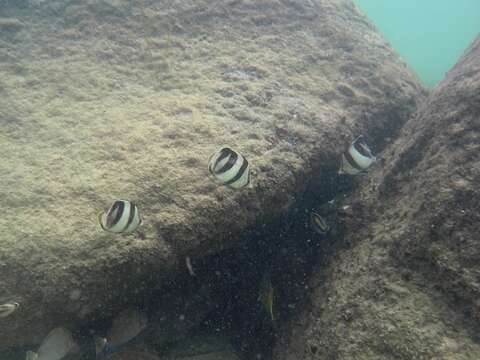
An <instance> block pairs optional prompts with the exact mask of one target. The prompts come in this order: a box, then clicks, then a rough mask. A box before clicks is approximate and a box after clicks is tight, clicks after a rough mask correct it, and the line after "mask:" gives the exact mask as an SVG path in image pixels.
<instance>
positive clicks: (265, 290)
mask: <svg viewBox="0 0 480 360" xmlns="http://www.w3.org/2000/svg"><path fill="white" fill-rule="evenodd" d="M273 297H274V295H273V286H272V279H271V276H270V272H269V271H268V272H266V273H265V274H264V275H263V277H262V280H261V281H260V287H259V294H258V300H259V301H260V303H261V304H262V307H263V309H264V310H265V312H266V313H267V314H268V317H269V318H270V319H271V320H272V322H273V321H274V317H273Z"/></svg>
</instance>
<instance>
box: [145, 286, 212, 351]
mask: <svg viewBox="0 0 480 360" xmlns="http://www.w3.org/2000/svg"><path fill="white" fill-rule="evenodd" d="M215 304H216V303H215V299H214V298H213V297H212V294H211V291H210V290H209V289H208V288H207V286H201V287H200V288H199V289H198V290H196V291H195V293H193V294H191V293H183V294H182V293H181V292H174V293H172V294H171V295H168V294H167V295H166V296H164V297H163V298H162V299H160V300H159V301H158V302H156V304H155V305H156V308H157V309H158V310H157V311H156V312H155V314H154V315H153V316H152V318H151V320H150V323H151V326H150V328H149V329H148V333H147V334H146V339H147V341H148V343H149V344H153V345H155V346H156V347H161V346H163V345H165V344H168V343H170V342H174V341H178V340H180V339H182V338H183V337H185V336H186V335H187V334H188V332H189V331H190V330H192V329H193V328H194V327H195V326H197V325H199V324H200V323H201V322H202V320H204V319H205V317H206V316H207V315H208V314H209V313H210V312H211V311H212V310H213V309H214V308H215Z"/></svg>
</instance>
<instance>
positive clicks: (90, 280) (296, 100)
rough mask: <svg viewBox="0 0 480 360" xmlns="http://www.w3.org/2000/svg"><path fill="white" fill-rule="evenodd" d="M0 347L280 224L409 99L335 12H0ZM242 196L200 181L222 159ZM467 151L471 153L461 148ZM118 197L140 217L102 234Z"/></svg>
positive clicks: (94, 312) (281, 0)
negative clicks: (349, 148) (7, 306)
mask: <svg viewBox="0 0 480 360" xmlns="http://www.w3.org/2000/svg"><path fill="white" fill-rule="evenodd" d="M0 12H1V17H2V18H1V21H0V24H1V25H0V153H1V154H2V160H1V161H0V203H1V208H2V216H1V217H0V239H1V247H0V273H1V276H0V302H3V301H8V300H13V301H17V302H19V303H20V304H21V307H20V309H19V310H18V311H17V312H16V313H15V314H14V315H12V316H10V317H8V318H6V319H2V321H1V322H0V346H7V345H8V346H11V345H18V344H25V343H38V342H39V341H41V339H42V338H43V337H44V336H45V335H46V334H47V332H48V331H49V330H50V329H52V328H53V327H55V326H58V325H63V326H67V327H70V328H72V329H74V328H76V327H77V326H78V325H79V324H84V323H85V322H89V321H96V320H99V321H101V320H102V318H104V317H105V318H106V317H110V316H112V315H114V314H115V313H117V312H118V311H119V310H120V309H121V308H122V306H124V305H125V304H139V303H143V302H144V299H145V297H146V296H148V293H149V289H150V287H152V286H156V287H160V286H161V285H162V283H163V282H164V281H165V280H166V278H167V277H170V274H171V273H172V272H173V271H174V270H180V271H183V272H186V268H185V265H184V264H185V263H184V259H185V256H186V255H190V256H191V257H192V260H193V261H195V259H198V258H201V257H203V256H204V255H206V254H209V253H214V252H216V251H218V250H219V249H223V248H226V247H232V246H235V245H236V244H237V243H238V241H239V240H240V239H241V238H245V236H244V234H245V231H247V230H248V229H252V228H253V227H255V226H256V225H257V224H258V223H259V222H263V219H270V220H271V219H278V218H279V217H281V216H283V215H284V214H285V213H286V211H287V210H288V209H289V207H290V205H291V204H292V203H293V201H294V199H295V196H296V195H297V194H298V193H301V192H302V191H303V190H304V186H305V183H306V181H307V179H308V178H309V176H310V175H311V174H312V173H313V172H314V171H316V170H318V169H320V168H322V169H330V170H331V169H334V168H336V167H337V165H338V164H337V160H338V154H339V153H340V152H341V151H342V150H343V149H344V148H345V146H346V144H348V143H349V142H350V141H351V140H352V138H353V137H355V136H357V135H358V134H360V133H363V134H365V135H366V136H367V138H368V140H369V142H371V143H372V144H375V145H376V146H375V147H376V150H377V151H378V150H380V149H382V148H383V147H384V146H385V144H386V142H387V141H388V138H389V137H392V136H394V135H395V134H396V132H397V131H398V129H399V128H400V127H401V126H402V125H403V124H404V122H405V121H406V119H407V118H408V116H409V114H410V113H411V112H412V111H413V109H414V108H415V102H416V101H417V100H418V99H420V98H421V96H422V95H423V89H422V87H421V85H420V84H419V82H418V79H417V78H416V77H415V75H413V74H412V72H411V71H410V70H409V69H408V68H407V67H406V65H405V63H404V62H403V61H401V60H400V59H399V57H398V56H397V55H396V54H395V53H394V52H393V51H392V49H391V48H390V47H389V46H388V44H387V43H386V42H385V41H384V40H383V39H382V38H381V37H380V36H379V35H378V34H377V33H376V31H375V29H374V28H373V27H372V26H371V25H370V24H369V22H368V21H366V19H365V17H364V16H363V15H361V14H360V13H359V12H358V10H357V8H356V7H355V6H354V5H353V3H352V1H350V0H348V1H347V0H311V1H305V0H302V1H300V0H261V1H258V0H211V1H205V0H191V1H188V0H186V1H138V2H130V1H126V0H89V1H84V0H70V1H65V0H61V1H60V0H52V1H41V0H31V1H27V0H23V1H3V2H0ZM223 144H228V145H230V146H233V147H235V148H237V149H238V150H240V151H241V152H242V153H243V154H244V155H245V156H246V157H247V158H248V159H249V160H250V161H251V163H252V166H253V169H254V180H253V184H254V186H253V188H252V189H246V190H244V191H237V192H234V191H231V190H229V189H226V188H224V187H221V186H218V185H217V184H216V183H214V182H213V181H212V179H211V178H210V177H209V175H208V172H207V167H206V165H207V160H208V158H209V156H210V155H211V153H212V152H213V151H214V150H216V149H217V148H218V147H219V146H221V145H223ZM472 146H473V145H472ZM117 198H126V199H130V200H134V201H136V202H137V203H138V205H139V207H140V211H141V213H142V215H143V218H144V223H143V225H142V227H141V230H140V231H139V232H137V233H135V234H134V235H131V236H118V235H112V234H108V233H105V232H103V231H102V230H101V229H100V227H99V225H98V222H97V215H98V213H99V212H100V211H102V210H104V209H106V208H107V207H108V206H109V205H110V203H111V202H112V201H113V200H114V199H117Z"/></svg>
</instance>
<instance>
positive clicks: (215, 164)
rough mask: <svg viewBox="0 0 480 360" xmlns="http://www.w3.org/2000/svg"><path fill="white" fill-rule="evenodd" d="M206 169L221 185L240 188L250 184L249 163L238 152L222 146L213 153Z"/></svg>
mask: <svg viewBox="0 0 480 360" xmlns="http://www.w3.org/2000/svg"><path fill="white" fill-rule="evenodd" d="M208 170H209V171H210V173H211V174H212V175H213V176H214V177H215V178H216V179H217V180H218V181H219V182H220V183H222V184H223V185H227V186H229V187H231V188H234V189H240V188H243V187H245V186H247V185H249V184H250V165H249V164H248V161H247V159H245V157H243V156H242V155H241V154H239V153H238V152H236V151H234V150H232V149H230V148H228V147H224V148H222V149H220V150H219V151H217V152H216V153H214V154H213V155H212V157H211V158H210V160H209V162H208Z"/></svg>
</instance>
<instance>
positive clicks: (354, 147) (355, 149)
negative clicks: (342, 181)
mask: <svg viewBox="0 0 480 360" xmlns="http://www.w3.org/2000/svg"><path fill="white" fill-rule="evenodd" d="M376 160H377V159H376V158H375V156H373V154H372V151H371V150H370V148H369V147H368V145H367V143H366V142H365V139H364V138H363V135H360V136H359V137H357V138H356V139H355V140H354V141H353V142H352V143H351V144H350V146H349V147H348V149H347V150H346V151H345V152H344V153H343V154H342V164H341V166H340V170H339V171H338V173H339V174H340V175H342V174H347V175H357V174H359V173H361V172H362V171H365V170H367V169H368V168H369V167H370V165H372V164H373V163H374V162H375V161H376Z"/></svg>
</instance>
